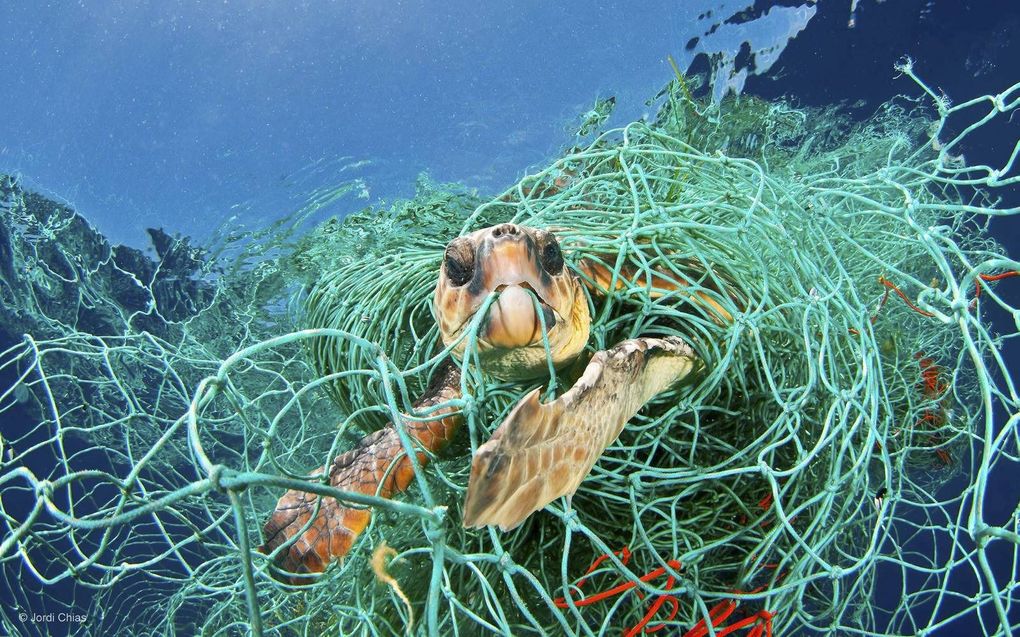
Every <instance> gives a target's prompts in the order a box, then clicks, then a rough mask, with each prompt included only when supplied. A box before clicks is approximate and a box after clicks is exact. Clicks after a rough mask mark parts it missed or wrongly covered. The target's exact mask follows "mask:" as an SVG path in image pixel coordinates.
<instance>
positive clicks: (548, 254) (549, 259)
mask: <svg viewBox="0 0 1020 637" xmlns="http://www.w3.org/2000/svg"><path fill="white" fill-rule="evenodd" d="M542 267H543V268H545V271H546V272H548V273H549V274H552V275H553V276H555V275H557V274H559V273H560V272H563V252H561V251H560V242H559V241H557V240H556V237H549V241H548V242H547V243H546V244H545V247H543V248H542Z"/></svg>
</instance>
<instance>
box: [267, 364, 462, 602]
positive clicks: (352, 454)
mask: <svg viewBox="0 0 1020 637" xmlns="http://www.w3.org/2000/svg"><path fill="white" fill-rule="evenodd" d="M459 395H460V370H459V369H457V367H456V366H455V365H453V364H452V363H450V362H447V363H445V364H443V365H442V366H441V367H440V368H439V369H438V370H437V371H436V373H435V374H434V376H433V378H432V382H431V383H430V385H429V388H428V389H427V390H426V391H425V393H424V394H423V395H422V397H421V398H419V399H418V401H416V402H415V403H414V407H415V409H416V410H421V409H426V408H428V407H432V406H435V405H438V404H440V403H443V402H447V401H450V400H453V399H455V398H457V397H458V396H459ZM460 422H461V416H460V414H459V413H455V412H454V410H453V409H452V408H447V409H441V410H439V411H438V412H437V413H436V414H435V417H434V418H433V419H431V420H426V421H416V420H411V419H405V420H404V423H403V424H404V428H405V430H406V431H407V433H408V435H409V436H410V437H411V438H412V439H413V440H414V441H415V442H416V443H417V444H419V445H421V447H422V448H423V449H426V450H428V451H433V452H434V451H439V450H440V449H442V448H443V447H445V446H446V444H447V443H448V442H449V441H450V438H451V437H452V436H453V434H454V432H455V431H456V429H457V427H458V426H459V424H460ZM417 460H418V464H419V466H420V465H423V464H424V463H425V462H427V460H428V456H427V455H426V454H425V453H424V452H420V453H418V454H417ZM322 473H323V469H319V470H317V471H315V472H314V473H313V474H312V475H322ZM413 478H414V470H413V468H412V465H411V461H410V459H409V458H408V456H407V454H406V453H405V451H404V446H403V444H401V442H400V436H399V435H398V433H397V430H396V428H395V427H394V426H393V424H392V423H390V424H389V425H387V426H386V427H384V428H383V429H380V430H379V431H376V432H374V433H371V434H369V435H367V436H365V437H364V438H362V439H361V441H360V442H359V443H358V446H357V447H355V448H354V449H351V450H350V451H347V452H345V453H342V454H340V455H339V456H337V457H336V458H335V459H334V460H333V462H332V463H331V464H330V467H329V484H330V486H333V487H335V488H337V489H341V490H343V491H352V492H355V493H362V494H365V495H376V496H379V497H383V498H389V497H392V496H393V495H394V494H395V493H397V492H400V491H404V490H405V489H406V488H407V486H408V485H409V484H410V482H411V480H412V479H413ZM371 515H372V513H371V509H370V508H354V507H349V506H345V505H344V504H343V503H341V502H340V501H338V500H336V499H335V498H329V497H322V496H319V495H317V494H314V493H308V492H305V491H297V490H291V491H287V492H286V493H284V494H283V497H281V498H280V500H279V502H277V504H276V509H275V510H274V511H273V514H272V515H271V516H270V518H269V519H268V520H267V521H266V524H265V526H264V527H263V536H264V537H265V544H263V545H262V546H261V547H259V551H261V552H262V553H265V554H272V553H273V552H274V551H278V552H277V553H276V554H275V556H274V562H275V564H276V567H277V568H278V569H280V571H286V572H285V573H281V572H279V571H278V572H276V573H274V576H276V577H278V578H279V579H282V580H285V581H289V582H290V583H292V584H302V583H309V582H310V581H311V580H310V578H308V577H307V576H306V575H307V574H310V573H321V572H323V571H325V570H326V567H327V566H329V564H330V562H332V561H333V560H335V559H339V558H341V557H343V556H344V555H346V554H347V552H348V551H350V549H351V546H352V545H353V544H354V540H355V539H356V538H357V537H358V534H359V533H361V532H362V531H363V530H364V529H365V527H366V526H368V522H369V520H370V518H371ZM295 536H297V537H295ZM302 575H305V576H302Z"/></svg>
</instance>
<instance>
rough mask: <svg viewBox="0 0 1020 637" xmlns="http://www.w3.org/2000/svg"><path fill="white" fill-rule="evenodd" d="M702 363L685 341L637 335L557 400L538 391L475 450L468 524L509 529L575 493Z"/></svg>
mask: <svg viewBox="0 0 1020 637" xmlns="http://www.w3.org/2000/svg"><path fill="white" fill-rule="evenodd" d="M701 365H702V364H701V360H700V359H699V358H697V356H696V355H695V354H694V351H693V350H692V349H691V347H690V346H689V345H688V344H687V343H685V342H684V341H683V340H682V339H680V338H677V337H675V336H669V337H665V338H637V339H633V340H628V341H623V342H621V343H619V344H618V345H616V346H615V347H612V348H611V349H608V350H606V351H603V352H598V353H597V354H595V356H593V357H592V359H591V362H590V363H588V367H587V368H586V369H585V371H584V374H583V375H582V376H581V378H580V379H579V380H578V381H577V382H576V383H575V384H574V386H573V387H572V388H571V389H570V390H569V391H567V392H566V393H564V394H563V395H562V396H560V397H559V398H558V399H556V400H554V401H553V402H551V403H547V404H544V405H543V404H541V402H540V401H539V398H538V395H539V390H538V389H536V390H534V391H532V392H531V393H530V394H528V395H527V396H526V397H525V398H524V399H523V400H521V401H520V402H519V403H518V404H517V406H516V407H514V409H513V411H511V412H510V415H509V416H507V418H506V420H504V421H503V423H502V424H501V425H500V426H499V428H497V429H496V431H495V432H494V433H493V434H492V438H490V439H489V441H488V442H486V443H485V444H484V445H482V446H481V447H479V448H478V451H477V452H476V453H475V456H474V460H473V461H472V464H471V477H470V479H469V482H468V492H467V498H466V500H465V502H464V526H465V527H469V528H470V527H480V526H486V525H488V526H499V527H500V528H501V529H503V530H504V531H507V530H510V529H512V528H514V527H516V526H517V525H519V524H520V523H521V522H523V521H524V520H525V519H526V518H527V517H528V516H529V515H531V514H532V513H533V512H535V511H538V510H539V509H541V508H543V507H544V506H545V505H547V504H549V503H550V502H552V501H553V500H555V499H556V498H558V497H560V496H563V495H572V494H573V493H574V491H576V490H577V487H578V485H580V484H581V481H582V480H583V479H584V478H585V476H587V475H588V472H589V471H591V468H592V466H594V464H595V462H596V460H598V458H599V456H600V455H602V452H603V451H604V450H605V449H606V447H608V446H609V445H610V444H612V443H613V441H614V440H616V438H617V437H618V436H619V435H620V431H621V430H622V429H623V426H624V425H625V424H626V423H627V421H628V420H630V419H631V417H633V416H634V414H636V413H637V412H638V410H639V409H641V407H642V406H643V405H644V404H645V403H646V402H647V401H648V400H650V399H651V398H652V397H653V396H655V395H656V394H658V393H659V392H662V391H664V390H666V389H668V388H669V387H671V386H673V385H675V384H676V383H677V382H679V381H680V380H682V379H683V378H685V377H687V376H688V375H690V374H691V372H693V371H696V370H699V369H700V368H701Z"/></svg>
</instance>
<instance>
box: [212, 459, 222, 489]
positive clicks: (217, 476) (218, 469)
mask: <svg viewBox="0 0 1020 637" xmlns="http://www.w3.org/2000/svg"><path fill="white" fill-rule="evenodd" d="M223 469H224V466H223V465H221V464H217V465H213V467H212V469H210V470H209V482H211V483H212V486H213V489H216V490H217V491H223V486H222V485H221V484H220V480H222V479H223Z"/></svg>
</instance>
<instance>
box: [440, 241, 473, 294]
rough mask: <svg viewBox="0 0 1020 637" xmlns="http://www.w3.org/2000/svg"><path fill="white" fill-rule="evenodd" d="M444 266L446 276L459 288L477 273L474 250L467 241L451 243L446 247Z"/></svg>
mask: <svg viewBox="0 0 1020 637" xmlns="http://www.w3.org/2000/svg"><path fill="white" fill-rule="evenodd" d="M443 266H444V267H445V268H446V278H447V279H449V280H450V283H451V284H452V285H453V287H455V288H459V287H460V286H462V285H464V284H465V283H467V282H468V281H470V280H471V277H472V276H474V274H475V254H474V250H472V249H471V246H470V245H468V244H465V243H456V244H451V245H450V246H448V247H447V248H446V256H445V257H443Z"/></svg>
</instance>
